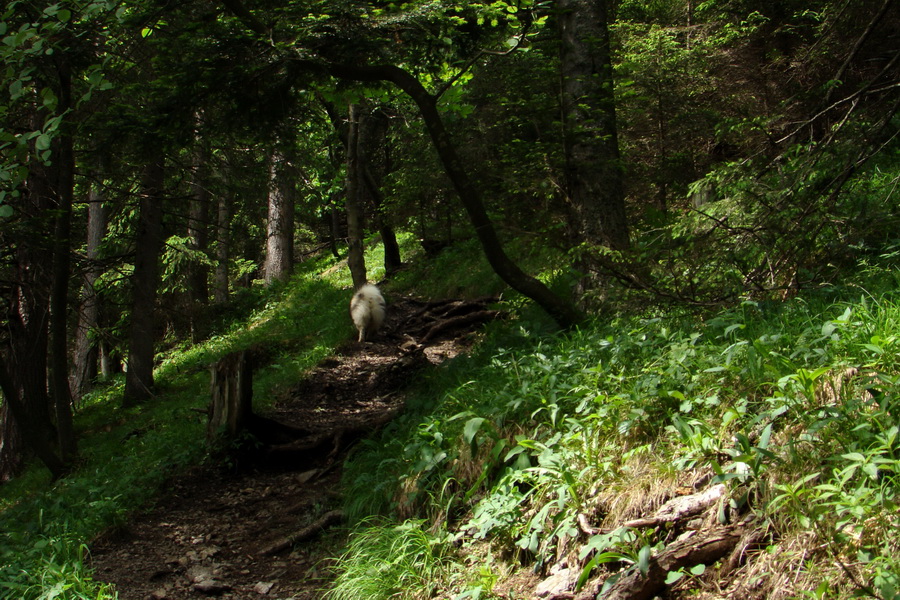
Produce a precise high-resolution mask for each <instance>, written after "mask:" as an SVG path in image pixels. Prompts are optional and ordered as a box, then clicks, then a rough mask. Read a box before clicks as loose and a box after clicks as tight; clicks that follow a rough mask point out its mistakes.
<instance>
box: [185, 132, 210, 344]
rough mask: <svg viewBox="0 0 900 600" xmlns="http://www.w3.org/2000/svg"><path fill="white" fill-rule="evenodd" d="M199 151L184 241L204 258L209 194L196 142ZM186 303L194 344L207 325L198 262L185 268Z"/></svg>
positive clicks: (205, 289) (204, 271)
mask: <svg viewBox="0 0 900 600" xmlns="http://www.w3.org/2000/svg"><path fill="white" fill-rule="evenodd" d="M196 143H197V144H198V145H200V148H199V149H198V150H197V151H196V152H195V153H194V168H193V173H192V180H191V206H190V214H189V216H188V232H187V233H188V238H189V239H190V248H191V250H193V251H194V252H197V253H200V254H203V255H206V253H207V252H208V250H209V204H210V194H209V190H208V189H207V187H206V184H207V181H206V167H207V162H208V161H209V152H208V151H207V149H206V146H205V145H204V144H203V141H202V140H199V139H197V140H196ZM187 297H188V302H189V307H188V314H189V315H190V319H191V325H190V327H191V339H192V340H193V341H194V343H197V342H199V341H201V340H204V339H206V337H207V335H208V332H207V323H206V319H205V318H204V314H205V312H206V307H207V305H208V304H209V267H208V266H207V265H206V264H205V263H203V262H201V261H200V260H193V261H191V263H190V266H189V267H188V290H187Z"/></svg>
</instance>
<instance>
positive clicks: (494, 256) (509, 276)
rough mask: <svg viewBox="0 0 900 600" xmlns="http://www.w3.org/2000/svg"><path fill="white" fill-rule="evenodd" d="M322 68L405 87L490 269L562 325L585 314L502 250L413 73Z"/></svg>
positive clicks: (575, 321)
mask: <svg viewBox="0 0 900 600" xmlns="http://www.w3.org/2000/svg"><path fill="white" fill-rule="evenodd" d="M313 66H315V65H313ZM327 69H328V71H329V72H330V73H331V74H333V75H335V76H337V77H343V78H347V79H357V80H361V81H390V82H392V83H393V84H394V85H396V86H397V87H399V88H400V89H402V90H403V91H404V92H406V94H408V95H409V96H410V98H412V100H413V101H414V102H415V103H416V105H417V106H418V108H419V113H420V114H421V115H422V119H423V120H424V122H425V127H426V128H427V130H428V133H429V135H430V136H431V141H432V143H433V144H434V146H435V149H436V150H437V153H438V157H439V158H440V160H441V164H442V165H443V166H444V170H445V171H446V172H447V176H448V177H449V178H450V181H451V182H452V183H453V187H454V188H455V189H456V193H457V194H458V196H459V199H460V201H461V202H462V204H463V206H464V207H465V209H466V212H467V213H468V215H469V220H470V221H471V223H472V225H473V227H474V228H475V233H476V235H477V236H478V240H479V242H481V247H482V249H483V251H484V254H485V257H486V258H487V260H488V262H489V263H490V265H491V267H492V268H493V269H494V272H495V273H496V274H497V275H498V276H499V277H500V279H502V280H503V281H504V282H505V283H506V284H507V285H509V286H510V287H511V288H513V289H514V290H516V291H517V292H519V293H521V294H522V295H524V296H526V297H528V298H531V299H532V300H534V301H535V302H537V303H538V305H540V306H541V308H543V309H544V310H545V311H547V313H548V314H549V315H550V316H551V317H553V319H554V320H555V321H556V322H557V323H558V324H559V325H560V326H561V327H563V328H568V327H572V326H574V325H576V324H578V323H579V322H581V321H582V320H583V318H584V315H583V314H582V313H581V312H580V311H579V310H578V309H577V308H576V307H575V306H574V305H573V304H572V303H571V302H569V301H568V300H566V299H564V298H562V297H560V296H558V295H556V294H554V293H553V292H552V291H551V290H550V288H548V287H547V286H546V285H544V284H543V283H542V282H540V281H539V280H537V279H535V278H534V277H532V276H530V275H528V274H526V273H525V272H524V271H522V269H520V268H519V267H518V265H516V264H515V263H514V262H513V261H512V260H510V258H509V256H507V254H506V252H505V251H504V250H503V246H502V244H501V243H500V240H499V238H498V237H497V232H496V230H495V229H494V225H493V223H492V222H491V220H490V218H489V217H488V214H487V210H486V209H485V207H484V202H483V200H482V198H481V194H480V192H479V191H478V188H476V187H475V184H474V183H473V182H472V180H471V179H470V178H469V174H468V172H467V171H466V169H465V167H464V166H463V163H462V161H461V160H460V158H459V155H458V154H457V152H456V147H455V146H454V145H453V141H452V139H451V138H450V134H449V133H448V132H447V129H446V128H445V127H444V122H443V120H442V119H441V116H440V113H439V112H438V110H437V99H436V98H435V97H434V96H432V95H431V94H429V93H428V91H427V90H426V89H425V88H424V87H423V86H422V84H421V83H419V81H418V80H417V79H416V78H415V77H413V76H412V75H411V74H410V73H409V72H407V71H405V70H403V69H401V68H399V67H394V66H390V65H388V66H376V67H354V66H349V65H335V64H332V65H329V66H328V67H327Z"/></svg>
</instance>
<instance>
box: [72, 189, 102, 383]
mask: <svg viewBox="0 0 900 600" xmlns="http://www.w3.org/2000/svg"><path fill="white" fill-rule="evenodd" d="M103 200H104V197H103V193H102V191H101V189H100V186H99V185H95V186H93V187H92V188H91V191H90V194H89V197H88V222H87V260H88V265H87V270H86V272H85V275H84V285H83V286H82V290H81V303H80V305H79V307H78V325H77V327H76V329H75V356H74V361H73V362H74V364H75V367H74V375H73V380H74V388H75V389H74V392H75V395H76V397H77V398H80V397H81V396H82V395H84V393H85V392H87V391H88V390H89V389H90V387H91V384H92V383H93V381H94V380H95V379H96V377H97V363H98V360H99V355H100V352H99V343H98V340H96V339H91V337H92V336H91V333H92V332H96V331H97V330H98V329H99V326H100V297H99V296H98V295H97V291H96V290H95V289H94V284H95V282H96V281H97V278H98V277H99V276H100V275H101V274H102V269H101V268H100V266H99V264H98V262H97V260H98V258H99V255H100V243H101V242H102V241H103V236H104V235H106V225H107V211H106V207H105V206H104V205H103Z"/></svg>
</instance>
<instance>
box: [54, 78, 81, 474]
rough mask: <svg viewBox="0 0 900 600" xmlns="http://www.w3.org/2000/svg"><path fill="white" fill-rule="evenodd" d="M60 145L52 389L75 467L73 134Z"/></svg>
mask: <svg viewBox="0 0 900 600" xmlns="http://www.w3.org/2000/svg"><path fill="white" fill-rule="evenodd" d="M65 95H66V94H63V96H65ZM56 142H57V143H58V147H57V150H56V152H54V154H55V159H56V160H55V161H54V163H55V164H54V169H55V175H56V193H55V194H54V196H55V199H56V225H55V237H54V240H53V282H52V289H51V293H50V348H49V350H50V357H49V358H50V389H51V391H52V397H53V404H54V406H55V408H56V430H57V435H58V436H59V448H60V452H61V455H62V460H63V462H64V463H66V464H71V463H72V462H73V461H74V460H75V457H76V455H77V453H78V447H77V443H76V439H75V427H74V424H73V422H72V392H71V389H70V388H69V352H68V349H69V346H68V339H69V336H68V322H67V317H68V308H69V278H70V275H71V266H70V265H71V259H70V253H71V235H72V195H73V193H74V170H75V156H74V153H73V148H72V138H71V136H70V135H69V134H67V133H66V134H63V135H60V136H59V138H58V139H57V140H56Z"/></svg>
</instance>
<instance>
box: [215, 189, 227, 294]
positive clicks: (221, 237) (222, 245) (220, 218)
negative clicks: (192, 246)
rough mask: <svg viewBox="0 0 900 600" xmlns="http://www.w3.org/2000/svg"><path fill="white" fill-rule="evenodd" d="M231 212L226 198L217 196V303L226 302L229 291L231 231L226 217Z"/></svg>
mask: <svg viewBox="0 0 900 600" xmlns="http://www.w3.org/2000/svg"><path fill="white" fill-rule="evenodd" d="M230 213H231V210H230V206H229V205H228V198H226V197H225V196H222V197H221V198H219V205H218V209H217V211H216V277H215V290H214V292H213V293H214V298H215V301H216V302H217V303H219V304H222V303H225V302H228V295H229V292H230V286H229V277H228V261H229V260H230V259H231V232H230V231H229V229H228V219H229V215H230Z"/></svg>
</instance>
